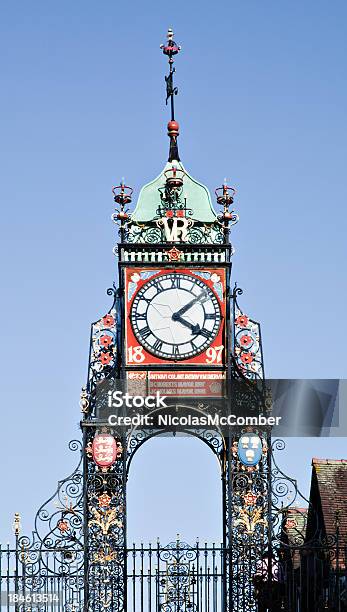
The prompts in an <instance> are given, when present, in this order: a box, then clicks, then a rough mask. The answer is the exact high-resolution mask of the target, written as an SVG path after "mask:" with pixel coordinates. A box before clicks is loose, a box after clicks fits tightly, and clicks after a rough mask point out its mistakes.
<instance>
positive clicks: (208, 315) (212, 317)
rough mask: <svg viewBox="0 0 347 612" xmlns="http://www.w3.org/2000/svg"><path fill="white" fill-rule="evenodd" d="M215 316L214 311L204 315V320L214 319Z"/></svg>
mask: <svg viewBox="0 0 347 612" xmlns="http://www.w3.org/2000/svg"><path fill="white" fill-rule="evenodd" d="M215 318H216V315H215V313H212V314H207V315H205V319H206V321H208V320H214V319H215Z"/></svg>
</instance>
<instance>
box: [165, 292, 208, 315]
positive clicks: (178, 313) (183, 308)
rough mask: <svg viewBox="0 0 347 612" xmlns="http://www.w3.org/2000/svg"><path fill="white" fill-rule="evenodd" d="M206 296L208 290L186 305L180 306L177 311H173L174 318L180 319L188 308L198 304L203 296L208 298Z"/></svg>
mask: <svg viewBox="0 0 347 612" xmlns="http://www.w3.org/2000/svg"><path fill="white" fill-rule="evenodd" d="M206 297H207V293H206V291H203V292H202V293H200V295H198V296H197V297H196V298H194V299H193V300H191V301H190V302H188V304H186V305H185V306H182V308H180V309H179V310H178V311H177V312H174V313H172V320H173V321H178V319H179V317H181V315H183V314H185V313H186V312H187V310H189V309H190V308H191V307H192V306H194V304H196V303H197V302H200V301H201V300H202V299H203V298H206Z"/></svg>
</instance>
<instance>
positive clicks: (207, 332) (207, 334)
mask: <svg viewBox="0 0 347 612" xmlns="http://www.w3.org/2000/svg"><path fill="white" fill-rule="evenodd" d="M200 336H204V338H210V337H211V336H212V332H210V331H208V329H205V328H202V330H201V332H200Z"/></svg>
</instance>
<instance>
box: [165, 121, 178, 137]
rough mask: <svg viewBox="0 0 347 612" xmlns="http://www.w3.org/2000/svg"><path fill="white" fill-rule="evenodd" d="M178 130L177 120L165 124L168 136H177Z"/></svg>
mask: <svg viewBox="0 0 347 612" xmlns="http://www.w3.org/2000/svg"><path fill="white" fill-rule="evenodd" d="M179 131H180V126H179V125H178V122H177V121H174V120H172V121H169V123H168V124H167V133H168V135H169V136H178V134H179Z"/></svg>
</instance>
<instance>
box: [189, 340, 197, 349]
mask: <svg viewBox="0 0 347 612" xmlns="http://www.w3.org/2000/svg"><path fill="white" fill-rule="evenodd" d="M190 344H191V345H192V351H196V349H197V346H196V344H194V342H193V340H191V341H190Z"/></svg>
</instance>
